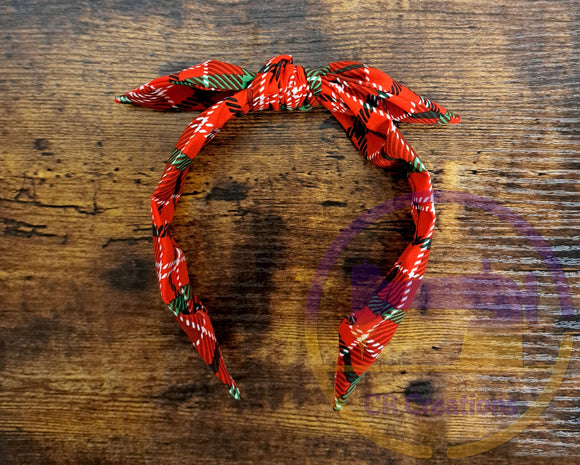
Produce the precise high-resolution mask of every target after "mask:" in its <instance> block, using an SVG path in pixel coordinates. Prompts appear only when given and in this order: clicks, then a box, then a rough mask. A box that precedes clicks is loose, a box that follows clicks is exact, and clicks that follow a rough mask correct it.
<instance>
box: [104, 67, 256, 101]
mask: <svg viewBox="0 0 580 465" xmlns="http://www.w3.org/2000/svg"><path fill="white" fill-rule="evenodd" d="M255 77H256V74H255V73H253V72H252V71H248V70H247V69H244V68H242V67H240V66H236V65H232V64H230V63H223V62H221V61H217V60H208V61H205V62H203V63H200V64H199V65H195V66H192V67H190V68H187V69H184V70H182V71H180V72H179V73H175V74H170V75H168V76H162V77H159V78H157V79H153V80H152V81H150V82H148V83H147V84H144V85H142V86H140V87H138V88H137V89H135V90H132V91H130V92H127V93H126V94H124V95H121V96H118V97H115V100H116V101H117V103H132V104H134V105H138V106H142V107H146V108H151V109H153V110H161V111H163V110H172V111H199V110H205V109H207V108H209V107H211V106H212V105H215V104H216V103H217V102H219V101H221V100H223V99H224V98H227V97H230V96H232V95H234V94H235V93H236V92H239V91H241V90H243V89H245V88H246V87H248V85H249V84H250V82H252V80H253V79H254V78H255Z"/></svg>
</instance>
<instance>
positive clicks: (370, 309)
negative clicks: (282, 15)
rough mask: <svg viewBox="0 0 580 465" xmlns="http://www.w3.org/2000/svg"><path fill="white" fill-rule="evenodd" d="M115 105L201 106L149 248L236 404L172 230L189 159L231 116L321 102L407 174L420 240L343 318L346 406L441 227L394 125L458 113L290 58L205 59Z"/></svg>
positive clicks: (377, 76) (168, 181)
mask: <svg viewBox="0 0 580 465" xmlns="http://www.w3.org/2000/svg"><path fill="white" fill-rule="evenodd" d="M116 101H117V102H118V103H131V104H135V105H139V106H143V107H147V108H152V109H154V110H173V111H186V110H194V111H195V110H203V111H202V113H200V114H199V115H198V116H197V117H196V118H195V119H194V120H193V121H192V122H191V123H190V124H189V126H188V127H187V129H186V130H185V131H184V133H183V135H182V136H181V138H180V139H179V141H178V142H177V145H176V146H175V150H174V151H173V152H172V153H171V156H170V158H169V162H168V163H167V166H166V168H165V172H164V173H163V176H162V178H161V180H160V182H159V185H158V186H157V189H155V192H154V193H153V196H152V198H151V214H152V220H153V246H154V250H155V261H156V268H157V276H158V279H159V286H160V288H161V295H162V297H163V300H164V301H165V303H166V304H167V305H168V306H169V309H170V310H171V311H172V312H173V314H174V315H175V318H176V319H177V322H178V323H179V325H180V326H181V328H183V330H184V331H185V332H186V333H187V335H188V336H189V338H190V340H191V342H192V343H193V345H194V347H195V348H196V349H197V351H198V352H199V353H200V355H201V357H202V359H203V360H204V361H205V363H207V364H208V365H209V366H210V367H211V369H212V370H213V371H214V373H215V374H216V376H217V377H218V378H219V379H220V380H221V381H222V382H224V383H225V384H226V385H227V386H228V388H229V392H230V394H231V395H232V396H233V397H235V398H236V399H239V397H240V393H239V390H238V387H237V385H236V383H235V381H234V380H233V378H232V377H231V376H230V374H229V372H228V370H227V369H226V366H225V364H224V361H223V358H222V353H221V350H220V347H219V344H218V341H217V340H216V337H215V334H214V330H213V327H212V324H211V322H210V319H209V316H208V314H207V311H206V308H205V307H204V305H203V303H202V302H201V300H200V299H199V298H198V297H196V296H195V295H193V292H192V290H191V287H190V282H189V275H188V271H187V265H186V262H185V255H184V253H183V251H182V250H181V249H180V248H179V247H178V245H177V243H176V242H175V240H174V238H173V235H172V232H171V221H172V220H173V216H174V213H175V208H176V205H177V202H178V199H179V197H180V195H181V192H182V189H183V185H184V182H185V179H186V176H187V173H188V171H189V168H190V165H191V161H192V159H193V158H194V157H195V156H196V155H197V154H198V153H199V151H200V150H201V148H202V147H203V146H204V145H205V144H206V143H207V142H209V141H210V140H211V139H212V138H213V137H214V136H215V135H216V134H217V132H218V131H219V130H220V128H221V127H223V126H224V124H225V123H226V122H227V121H228V120H229V119H230V118H233V117H236V116H241V115H244V114H246V113H249V112H250V111H257V110H266V109H272V110H275V111H278V110H294V109H298V110H309V109H311V108H312V107H315V106H317V105H322V106H323V107H325V108H326V109H328V110H329V111H330V112H331V113H332V114H333V115H334V117H335V118H336V119H337V120H338V122H339V123H340V124H341V125H342V126H343V127H344V129H345V130H346V133H347V135H348V136H349V137H350V138H351V139H352V141H353V143H354V145H355V146H356V147H357V148H358V150H359V151H360V152H361V153H362V154H363V155H364V156H365V157H366V158H367V159H368V160H370V161H371V162H372V163H373V164H375V165H376V166H378V167H381V168H392V169H397V170H399V171H400V172H402V173H403V174H404V175H405V176H406V177H407V179H408V181H409V184H410V186H411V190H412V196H413V198H412V205H411V214H412V218H413V221H414V223H415V233H414V238H413V240H412V242H411V243H410V244H408V246H407V247H406V249H405V250H404V252H403V254H402V255H401V257H400V258H399V259H398V260H397V261H396V263H395V264H394V265H393V267H392V269H391V271H390V272H389V274H388V276H387V277H386V279H385V281H384V282H383V283H382V284H381V285H380V286H379V288H378V289H377V291H376V292H375V294H374V296H373V297H372V298H371V299H370V301H369V302H368V304H367V305H366V306H365V307H364V308H362V309H360V310H358V311H356V312H354V313H351V314H350V315H348V316H347V317H346V318H344V320H343V321H342V322H341V323H340V325H339V328H338V333H339V351H338V352H339V353H338V361H337V369H336V375H335V380H334V390H335V403H334V408H335V409H336V410H339V409H340V408H342V406H343V405H344V402H345V399H346V397H347V396H348V395H349V394H350V393H351V392H352V390H353V389H354V387H355V386H356V384H357V383H358V382H359V381H360V379H361V378H362V376H363V375H364V373H365V372H366V370H367V369H368V368H369V367H370V366H371V365H372V364H373V363H374V361H375V360H376V359H377V357H378V356H379V354H380V353H381V351H382V350H383V348H384V347H385V345H386V344H387V343H388V342H389V340H390V339H391V337H392V336H393V334H394V332H395V330H396V329H397V327H398V325H399V323H400V322H401V320H402V319H403V317H404V316H405V314H406V311H407V309H408V306H409V304H410V302H411V301H412V300H413V296H414V294H415V292H416V290H417V287H418V283H419V280H421V278H422V277H423V274H424V273H425V267H426V265H427V260H428V258H429V251H430V248H431V236H432V234H433V227H434V224H435V209H434V205H433V192H432V187H431V179H430V176H429V173H428V172H427V170H426V169H425V167H424V166H423V163H421V161H420V160H419V158H418V157H417V154H416V153H415V151H414V150H413V149H412V148H411V147H410V146H409V144H408V143H407V142H406V141H405V139H404V137H403V135H402V134H401V133H400V132H399V130H398V129H397V127H396V125H395V122H405V123H422V124H442V123H443V124H444V123H458V122H459V117H458V116H456V115H454V114H453V113H452V112H450V111H447V110H445V109H444V108H442V107H441V106H439V105H437V104H435V103H433V102H431V101H430V100H428V99H426V98H424V97H421V96H419V95H417V94H415V93H414V92H412V91H411V90H409V89H408V88H407V87H405V86H404V85H402V84H401V83H399V82H397V81H396V80H394V79H392V78H391V77H389V76H387V75H386V74H385V73H383V72H381V71H379V70H377V69H374V68H371V67H369V66H366V65H364V64H362V63H357V62H354V61H341V62H336V63H330V64H329V65H327V66H324V67H322V68H319V69H311V68H304V67H301V66H295V65H294V64H293V62H292V57H291V56H288V55H281V56H277V57H274V58H272V59H271V60H269V61H268V62H267V63H266V64H265V65H264V66H263V67H262V69H260V71H258V72H257V73H253V72H251V71H248V70H246V69H244V68H241V67H239V66H236V65H232V64H228V63H222V62H219V61H215V60H209V61H206V62H204V63H201V64H199V65H196V66H193V67H191V68H187V69H185V70H183V71H181V72H179V73H176V74H171V75H169V76H163V77H160V78H157V79H154V80H153V81H150V82H149V83H147V84H144V85H142V86H141V87H139V88H137V89H135V90H133V91H131V92H128V93H126V94H125V95H122V96H119V97H116Z"/></svg>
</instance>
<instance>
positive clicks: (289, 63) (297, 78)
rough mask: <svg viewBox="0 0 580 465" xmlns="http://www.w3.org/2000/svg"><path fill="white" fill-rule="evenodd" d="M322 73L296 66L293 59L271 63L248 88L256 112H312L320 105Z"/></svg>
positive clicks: (283, 58)
mask: <svg viewBox="0 0 580 465" xmlns="http://www.w3.org/2000/svg"><path fill="white" fill-rule="evenodd" d="M320 88H321V81H320V72H318V71H317V70H310V69H308V68H304V67H302V66H296V65H294V63H293V60H292V57H291V56H290V55H280V56H277V57H274V58H272V59H271V60H269V61H268V62H267V63H266V64H265V65H264V66H263V67H262V68H261V69H260V71H258V73H257V74H256V77H255V78H254V80H253V81H252V82H251V83H250V85H249V86H248V89H250V92H251V98H249V103H250V106H251V107H252V109H253V110H265V109H268V108H270V109H272V110H275V111H279V110H295V109H298V110H310V109H311V108H312V107H313V106H316V105H317V104H318V101H317V100H316V97H315V95H316V94H319V93H320Z"/></svg>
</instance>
